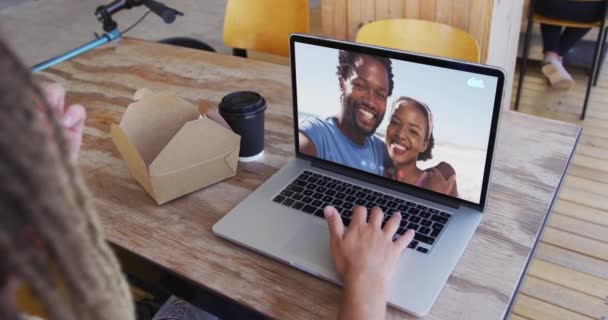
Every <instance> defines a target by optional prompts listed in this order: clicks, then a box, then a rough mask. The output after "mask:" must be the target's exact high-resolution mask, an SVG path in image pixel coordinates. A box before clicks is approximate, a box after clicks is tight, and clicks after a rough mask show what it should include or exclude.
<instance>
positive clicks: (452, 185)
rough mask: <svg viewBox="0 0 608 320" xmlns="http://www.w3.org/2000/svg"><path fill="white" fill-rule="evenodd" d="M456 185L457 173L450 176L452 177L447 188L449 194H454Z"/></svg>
mask: <svg viewBox="0 0 608 320" xmlns="http://www.w3.org/2000/svg"><path fill="white" fill-rule="evenodd" d="M455 187H456V175H453V176H450V178H448V190H447V192H446V193H447V194H452V192H454V188H455Z"/></svg>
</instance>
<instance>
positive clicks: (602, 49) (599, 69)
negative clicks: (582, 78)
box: [593, 28, 608, 87]
mask: <svg viewBox="0 0 608 320" xmlns="http://www.w3.org/2000/svg"><path fill="white" fill-rule="evenodd" d="M607 35H608V32H607V31H606V28H604V39H602V44H601V47H600V61H599V63H598V64H597V71H596V74H595V79H593V86H594V87H595V86H597V81H598V79H599V78H600V73H602V67H603V66H604V60H605V57H606V49H607V48H606V36H607Z"/></svg>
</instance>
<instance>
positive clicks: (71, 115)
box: [61, 104, 87, 129]
mask: <svg viewBox="0 0 608 320" xmlns="http://www.w3.org/2000/svg"><path fill="white" fill-rule="evenodd" d="M86 117H87V112H86V110H85V108H84V107H83V106H82V105H80V104H74V105H71V106H69V107H68V108H67V110H66V111H65V113H64V114H63V117H62V118H61V125H62V126H63V127H64V128H68V129H78V128H79V127H82V126H83V125H84V121H85V119H86Z"/></svg>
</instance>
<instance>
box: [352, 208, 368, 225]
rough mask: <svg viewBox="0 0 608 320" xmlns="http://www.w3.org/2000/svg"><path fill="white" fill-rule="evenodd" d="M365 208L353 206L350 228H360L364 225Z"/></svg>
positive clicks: (365, 218)
mask: <svg viewBox="0 0 608 320" xmlns="http://www.w3.org/2000/svg"><path fill="white" fill-rule="evenodd" d="M366 220H367V208H366V207H363V206H355V208H354V209H353V217H352V219H351V221H350V226H351V227H353V226H362V225H364V224H366V223H367V222H366Z"/></svg>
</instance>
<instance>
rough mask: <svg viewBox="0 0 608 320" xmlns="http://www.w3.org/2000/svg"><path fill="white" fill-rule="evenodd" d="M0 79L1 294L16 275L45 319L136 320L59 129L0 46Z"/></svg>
mask: <svg viewBox="0 0 608 320" xmlns="http://www.w3.org/2000/svg"><path fill="white" fill-rule="evenodd" d="M0 74H2V76H1V77H0V179H1V181H2V183H0V221H1V222H0V257H1V259H0V291H1V289H2V287H1V286H2V284H3V283H6V279H7V278H8V276H9V275H14V276H16V277H18V278H19V279H20V280H21V281H23V282H24V283H25V284H26V285H27V286H28V287H29V288H30V289H31V291H32V294H33V295H34V297H35V298H36V299H37V300H38V301H39V302H40V303H41V305H42V306H43V307H44V309H45V312H46V313H47V315H48V317H49V318H48V319H49V320H76V319H84V320H101V319H120V320H122V319H126V320H131V319H134V310H133V302H132V298H131V295H130V293H129V288H128V285H127V282H126V281H125V279H124V277H123V275H122V273H121V270H120V266H119V263H118V260H117V258H116V256H115V255H114V253H113V252H112V250H111V249H110V247H109V245H108V244H107V243H106V241H105V238H104V235H103V233H102V230H101V226H100V222H99V219H98V216H97V213H96V211H95V210H94V208H93V207H92V205H91V202H90V200H89V196H88V194H87V190H86V188H85V186H84V183H83V181H82V178H81V177H80V175H79V173H78V172H77V171H76V169H75V166H74V165H73V163H72V162H71V161H70V160H69V152H68V147H67V143H66V141H65V139H64V137H63V131H62V128H61V126H60V125H59V123H58V120H57V118H56V117H55V115H54V114H53V111H52V110H51V108H50V107H49V105H48V104H47V102H46V99H44V98H43V95H42V93H41V90H40V88H39V87H38V86H37V85H36V84H35V83H34V81H33V79H32V77H31V75H30V73H29V72H28V70H27V69H26V68H25V67H24V65H23V64H22V63H21V62H20V60H19V59H18V58H17V56H16V55H15V54H14V53H13V52H12V51H11V50H10V48H9V47H8V45H7V44H6V43H5V42H3V41H2V40H0ZM41 112H42V113H43V114H41ZM45 118H48V119H45ZM10 308H11V307H10V306H8V305H4V304H3V302H2V301H0V319H13V318H16V314H15V310H11V309H10Z"/></svg>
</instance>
